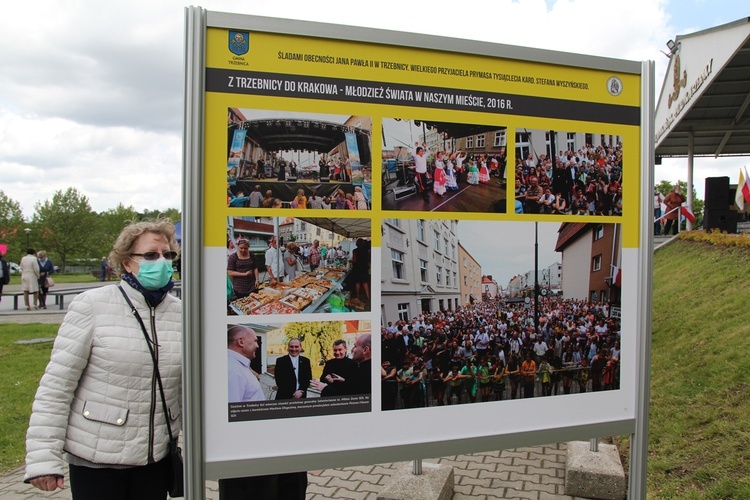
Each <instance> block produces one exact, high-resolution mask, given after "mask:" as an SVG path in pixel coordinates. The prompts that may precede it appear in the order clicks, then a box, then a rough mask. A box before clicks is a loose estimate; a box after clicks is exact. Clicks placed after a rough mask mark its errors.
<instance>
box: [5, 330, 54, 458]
mask: <svg viewBox="0 0 750 500" xmlns="http://www.w3.org/2000/svg"><path fill="white" fill-rule="evenodd" d="M57 329H58V325H45V324H40V323H34V324H29V325H17V324H0V394H2V397H0V471H5V470H7V469H9V468H12V467H17V466H18V465H20V464H21V462H22V461H23V457H24V455H25V454H26V451H25V439H26V428H27V427H28V425H29V415H31V402H32V401H33V399H34V394H35V393H36V388H37V386H38V385H39V379H40V378H41V377H42V373H44V367H45V366H47V361H49V355H50V351H52V343H51V342H49V343H45V344H30V345H18V344H15V343H14V342H16V341H17V340H23V339H36V338H51V337H54V336H55V335H56V334H57Z"/></svg>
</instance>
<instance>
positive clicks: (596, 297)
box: [591, 290, 599, 302]
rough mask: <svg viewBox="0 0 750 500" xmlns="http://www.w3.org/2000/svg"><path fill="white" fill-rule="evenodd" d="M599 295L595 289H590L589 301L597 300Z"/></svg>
mask: <svg viewBox="0 0 750 500" xmlns="http://www.w3.org/2000/svg"><path fill="white" fill-rule="evenodd" d="M598 301H599V296H598V294H597V293H596V290H591V302H598Z"/></svg>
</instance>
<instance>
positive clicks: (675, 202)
mask: <svg viewBox="0 0 750 500" xmlns="http://www.w3.org/2000/svg"><path fill="white" fill-rule="evenodd" d="M683 203H685V197H684V196H683V195H682V193H681V192H680V186H678V185H676V184H675V187H674V191H672V192H671V193H669V194H668V195H667V196H666V197H665V198H664V204H665V205H666V206H667V213H666V215H664V219H666V221H667V222H666V223H665V224H664V234H665V235H668V234H669V230H670V229H671V230H672V234H673V235H675V234H677V231H679V227H680V209H679V207H680V205H682V204H683Z"/></svg>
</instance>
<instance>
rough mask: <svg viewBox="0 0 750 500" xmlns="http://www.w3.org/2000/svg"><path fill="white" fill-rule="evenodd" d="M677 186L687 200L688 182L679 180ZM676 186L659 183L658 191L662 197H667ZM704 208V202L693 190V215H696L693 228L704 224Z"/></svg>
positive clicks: (667, 182)
mask: <svg viewBox="0 0 750 500" xmlns="http://www.w3.org/2000/svg"><path fill="white" fill-rule="evenodd" d="M677 185H678V186H680V191H682V193H684V194H685V199H687V192H688V188H687V182H685V181H681V180H679V179H678V180H677ZM674 186H675V184H674V183H672V182H670V181H666V180H661V181H659V184H657V185H656V189H658V190H659V192H660V193H661V194H662V195H664V196H667V194H669V192H670V191H672V190H673V189H674ZM703 206H704V202H703V200H701V199H699V198H698V193H696V191H695V189H693V214H694V215H695V222H694V223H693V227H700V226H701V224H702V223H703ZM684 226H685V224H683V228H684Z"/></svg>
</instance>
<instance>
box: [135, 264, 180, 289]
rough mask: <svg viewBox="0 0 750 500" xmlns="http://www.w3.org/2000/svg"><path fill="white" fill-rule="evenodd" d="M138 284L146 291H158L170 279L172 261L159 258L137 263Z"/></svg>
mask: <svg viewBox="0 0 750 500" xmlns="http://www.w3.org/2000/svg"><path fill="white" fill-rule="evenodd" d="M136 278H137V279H138V282H139V283H140V284H141V285H143V288H145V289H146V290H158V289H160V288H162V287H163V286H166V284H167V283H169V280H171V279H172V261H171V260H167V259H165V258H164V257H161V258H159V259H156V260H141V261H139V262H138V275H137V276H136Z"/></svg>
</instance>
